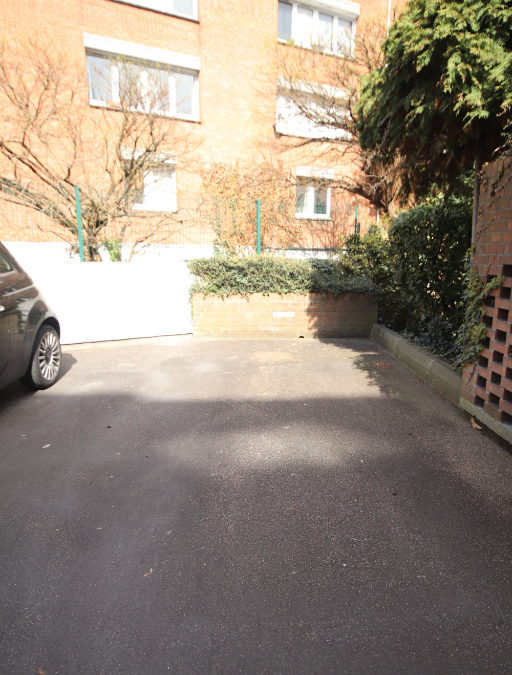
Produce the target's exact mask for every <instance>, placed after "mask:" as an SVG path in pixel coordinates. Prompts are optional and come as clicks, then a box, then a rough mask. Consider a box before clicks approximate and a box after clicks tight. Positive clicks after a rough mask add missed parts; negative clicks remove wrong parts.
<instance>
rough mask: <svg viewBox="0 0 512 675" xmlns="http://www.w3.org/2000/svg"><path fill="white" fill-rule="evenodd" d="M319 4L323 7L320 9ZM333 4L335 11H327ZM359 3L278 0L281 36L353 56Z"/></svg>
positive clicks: (322, 49)
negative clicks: (286, 0)
mask: <svg viewBox="0 0 512 675" xmlns="http://www.w3.org/2000/svg"><path fill="white" fill-rule="evenodd" d="M318 7H320V8H321V9H318ZM330 8H332V13H331V12H330V11H328V10H329V9H330ZM358 16H359V5H358V4H356V3H355V2H350V1H349V0H336V1H335V0H322V1H321V2H320V1H317V0H309V2H308V0H304V2H303V3H297V2H283V1H281V0H280V1H279V3H278V39H279V40H281V41H288V40H291V41H293V42H294V43H295V44H296V45H299V46H300V47H306V48H309V49H311V48H316V49H320V50H321V51H324V52H327V53H330V54H337V55H339V56H351V55H352V54H353V51H354V34H355V26H356V19H357V17H358Z"/></svg>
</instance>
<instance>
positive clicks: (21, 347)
mask: <svg viewBox="0 0 512 675" xmlns="http://www.w3.org/2000/svg"><path fill="white" fill-rule="evenodd" d="M60 366H61V349H60V325H59V322H58V320H57V317H56V316H55V314H54V313H53V312H52V311H51V310H50V308H49V307H48V305H47V304H46V302H45V300H44V298H43V297H42V295H41V294H40V293H39V291H38V290H37V288H36V287H35V286H34V282H33V281H32V279H31V278H30V277H29V276H28V274H26V272H24V271H23V269H22V268H21V267H20V266H19V265H18V263H17V262H16V260H15V259H14V258H13V257H12V255H11V254H10V253H9V252H8V251H7V249H6V248H5V246H3V245H2V244H1V243H0V387H5V385H7V384H9V383H11V382H14V381H15V380H17V379H19V380H20V381H21V382H22V383H23V384H24V385H25V386H26V387H28V388H29V389H47V388H48V387H50V386H51V385H52V384H54V382H56V380H57V378H58V377H59V373H60Z"/></svg>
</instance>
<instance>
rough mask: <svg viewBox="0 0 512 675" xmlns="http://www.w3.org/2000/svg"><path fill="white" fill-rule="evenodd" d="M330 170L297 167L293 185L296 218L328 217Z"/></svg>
mask: <svg viewBox="0 0 512 675" xmlns="http://www.w3.org/2000/svg"><path fill="white" fill-rule="evenodd" d="M333 177H334V176H333V172H332V171H331V170H318V169H310V168H309V167H298V169H297V180H296V187H295V197H296V200H295V216H296V217H297V218H310V219H317V220H321V219H328V218H329V217H330V215H331V188H330V185H329V183H330V181H332V179H333Z"/></svg>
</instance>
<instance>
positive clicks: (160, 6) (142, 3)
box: [114, 0, 198, 21]
mask: <svg viewBox="0 0 512 675" xmlns="http://www.w3.org/2000/svg"><path fill="white" fill-rule="evenodd" d="M114 2H122V3H123V4H125V5H133V6H134V7H141V8H142V9H151V10H153V11H154V12H160V14H169V15H170V16H179V17H180V18H182V19H191V20H193V21H197V20H198V18H197V17H198V15H197V0H192V2H193V7H192V14H182V13H181V12H176V11H175V10H174V8H172V9H169V0H114Z"/></svg>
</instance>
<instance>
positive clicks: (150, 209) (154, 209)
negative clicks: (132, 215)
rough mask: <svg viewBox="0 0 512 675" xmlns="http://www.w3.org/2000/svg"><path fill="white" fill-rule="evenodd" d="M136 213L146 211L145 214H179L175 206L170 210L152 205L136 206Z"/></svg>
mask: <svg viewBox="0 0 512 675" xmlns="http://www.w3.org/2000/svg"><path fill="white" fill-rule="evenodd" d="M133 210H134V211H144V213H177V212H178V209H177V208H176V207H175V206H172V207H170V208H168V209H161V208H157V207H155V206H152V205H151V204H134V205H133Z"/></svg>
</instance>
